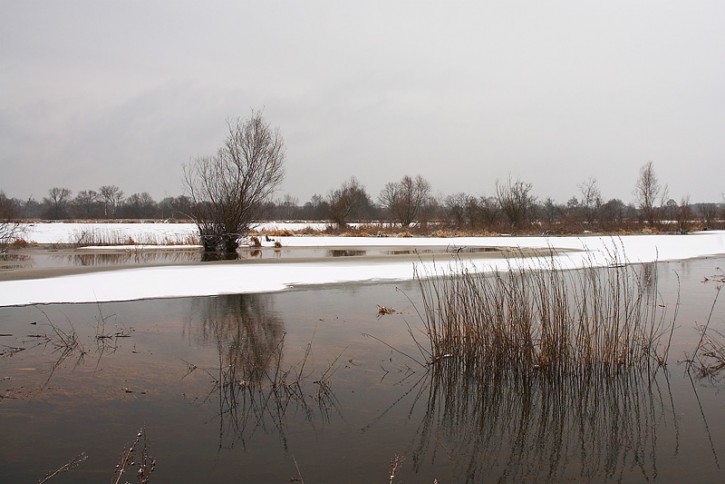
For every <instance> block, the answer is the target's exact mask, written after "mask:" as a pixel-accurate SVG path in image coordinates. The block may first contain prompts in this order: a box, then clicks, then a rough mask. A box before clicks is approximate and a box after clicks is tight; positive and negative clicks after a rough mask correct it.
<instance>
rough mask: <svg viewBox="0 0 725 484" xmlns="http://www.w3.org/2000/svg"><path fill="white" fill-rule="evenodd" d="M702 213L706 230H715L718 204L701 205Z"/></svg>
mask: <svg viewBox="0 0 725 484" xmlns="http://www.w3.org/2000/svg"><path fill="white" fill-rule="evenodd" d="M699 209H700V213H701V214H702V221H703V223H704V225H705V228H706V229H713V228H715V222H716V221H717V216H718V212H719V210H718V205H717V203H701V204H700V206H699Z"/></svg>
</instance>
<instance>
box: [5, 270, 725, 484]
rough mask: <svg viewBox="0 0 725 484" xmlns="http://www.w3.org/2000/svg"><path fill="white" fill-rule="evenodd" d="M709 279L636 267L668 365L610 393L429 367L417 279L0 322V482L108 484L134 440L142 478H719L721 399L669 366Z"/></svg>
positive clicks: (719, 319) (707, 381) (683, 347)
mask: <svg viewBox="0 0 725 484" xmlns="http://www.w3.org/2000/svg"><path fill="white" fill-rule="evenodd" d="M723 264H725V259H697V260H692V261H684V262H676V263H659V264H657V265H656V267H655V266H653V265H650V266H646V267H642V270H647V271H653V270H656V271H657V274H658V277H659V282H658V287H657V289H658V291H659V292H660V294H661V301H662V304H663V306H665V307H664V308H663V310H664V311H666V317H667V318H670V317H672V316H674V303H675V301H676V300H677V295H678V292H679V294H680V299H681V303H680V307H679V314H678V317H677V323H676V328H675V333H674V339H673V346H672V349H671V352H670V360H669V365H668V368H667V370H666V371H665V370H662V369H660V370H658V371H656V372H649V373H647V372H644V373H637V374H631V375H625V376H623V377H622V378H620V379H617V380H616V381H613V382H610V383H609V384H607V385H602V384H601V383H597V382H590V383H582V382H581V381H577V382H572V384H571V385H564V386H562V385H551V384H547V383H546V382H545V381H540V382H537V384H536V385H532V386H531V387H530V388H520V387H516V386H512V385H510V384H507V383H506V382H505V381H503V382H498V384H496V385H490V384H486V385H483V384H480V383H476V382H471V381H466V380H465V379H463V378H460V375H455V374H447V373H446V371H445V368H443V370H442V371H438V372H433V371H430V368H429V367H428V366H426V362H427V361H428V360H429V359H430V355H427V354H426V350H427V346H426V340H425V336H424V335H423V334H422V327H423V325H422V322H421V320H420V317H419V315H418V313H417V311H418V310H420V309H421V307H420V305H421V300H420V295H419V290H418V288H417V285H416V284H415V283H413V282H411V283H403V284H365V285H345V286H328V287H323V288H315V289H305V290H295V291H290V292H284V293H276V294H261V295H229V296H219V297H209V298H187V299H165V300H153V301H134V302H125V303H109V304H99V305H96V304H73V305H58V304H56V305H44V306H33V307H15V308H0V334H1V335H2V336H0V353H1V354H2V356H0V428H2V429H3V438H2V439H0V481H1V482H36V481H38V480H39V479H42V478H43V476H45V475H46V473H47V472H48V471H52V470H55V469H58V468H59V467H61V466H62V465H63V464H65V463H67V462H69V461H71V460H72V459H73V458H74V457H75V456H77V455H79V454H81V453H83V452H85V455H86V456H87V458H85V459H84V460H83V461H82V462H80V463H79V464H78V465H77V467H75V468H74V469H72V470H70V471H68V472H64V473H61V474H59V475H57V476H56V477H54V478H53V479H52V480H50V481H49V482H58V483H60V482H99V481H112V480H113V476H114V470H115V468H116V465H117V464H118V463H119V456H120V454H121V452H122V451H123V450H124V449H125V448H126V447H127V446H129V445H130V443H131V442H132V441H133V440H134V439H135V438H136V435H137V433H138V431H139V429H141V428H143V429H144V431H145V438H146V440H145V442H146V446H147V454H148V455H149V456H151V457H153V458H154V459H155V461H156V468H155V470H154V472H153V473H152V474H151V481H152V482H200V481H206V482H240V481H242V482H301V481H302V480H304V481H305V482H308V483H309V482H389V480H390V473H391V462H393V461H396V459H397V467H396V468H395V478H394V481H395V482H430V483H432V482H434V480H435V479H437V480H438V482H466V481H470V482H494V481H507V482H546V481H550V482H561V481H566V480H569V481H577V482H579V481H592V482H602V481H624V482H639V481H642V480H654V481H659V482H682V481H684V480H687V481H699V482H714V481H721V480H722V478H723V476H724V475H725V474H724V473H723V471H722V469H721V468H722V466H723V465H725V419H724V418H723V410H724V409H725V400H723V393H722V388H723V387H722V385H721V383H720V381H719V380H718V378H717V376H716V377H715V378H704V379H703V378H700V377H698V376H697V375H694V373H693V376H690V374H688V372H687V371H686V365H685V364H684V363H683V362H682V361H683V360H685V358H686V355H691V354H692V350H693V349H694V347H695V346H696V345H697V343H698V341H699V333H698V332H697V330H696V324H704V323H705V322H706V321H707V318H708V314H709V313H710V309H711V307H712V305H713V301H715V298H716V296H717V294H718V284H717V282H716V281H709V282H703V281H704V279H705V277H709V276H711V275H713V274H718V270H719V269H718V267H725V265H723ZM678 281H679V282H678ZM722 304H723V302H722V301H720V302H718V303H717V304H716V306H715V309H714V311H713V316H712V318H711V321H710V327H711V328H713V329H715V330H718V331H723V332H725V318H724V317H723V314H724V313H725V312H724V311H723V310H722ZM378 306H385V307H390V308H393V309H394V310H395V312H394V313H393V314H385V315H382V316H381V315H380V314H379V311H378V309H379V308H378ZM416 341H417V342H418V343H420V347H419V346H418V344H417V343H416ZM141 442H142V441H141ZM136 449H137V450H136V452H137V455H136V460H139V459H140V453H141V444H139V445H138V446H136ZM128 467H129V470H128V472H129V474H128V475H126V476H124V479H123V480H122V482H124V481H125V480H128V481H130V482H135V477H134V474H135V472H136V469H137V467H138V465H136V466H128Z"/></svg>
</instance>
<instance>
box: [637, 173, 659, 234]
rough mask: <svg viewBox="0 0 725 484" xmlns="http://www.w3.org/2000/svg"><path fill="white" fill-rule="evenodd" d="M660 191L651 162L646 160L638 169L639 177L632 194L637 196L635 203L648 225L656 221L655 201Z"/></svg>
mask: <svg viewBox="0 0 725 484" xmlns="http://www.w3.org/2000/svg"><path fill="white" fill-rule="evenodd" d="M661 191H662V187H661V186H660V182H659V180H658V179H657V175H656V174H655V170H654V167H653V166H652V162H651V161H648V162H647V163H645V164H644V165H643V166H642V168H640V170H639V178H638V179H637V183H636V184H635V186H634V195H635V197H636V198H637V203H638V204H639V208H640V210H642V212H643V214H644V218H645V220H647V223H649V224H650V225H654V224H656V223H657V207H656V205H655V203H656V201H657V198H658V197H659V195H660V192H661Z"/></svg>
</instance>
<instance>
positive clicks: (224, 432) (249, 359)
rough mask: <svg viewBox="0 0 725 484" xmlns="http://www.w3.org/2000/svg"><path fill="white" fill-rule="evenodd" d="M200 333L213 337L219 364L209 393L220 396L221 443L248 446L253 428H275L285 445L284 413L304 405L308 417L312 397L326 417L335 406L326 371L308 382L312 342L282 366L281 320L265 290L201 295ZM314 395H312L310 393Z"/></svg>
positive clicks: (311, 412)
mask: <svg viewBox="0 0 725 484" xmlns="http://www.w3.org/2000/svg"><path fill="white" fill-rule="evenodd" d="M203 301H204V302H205V306H204V307H203V309H202V313H203V316H202V320H201V327H200V329H201V334H200V336H201V339H202V340H203V341H204V342H207V343H209V342H212V343H215V344H216V346H217V349H218V352H219V366H218V368H216V369H215V371H214V372H213V373H212V372H210V373H209V374H210V376H212V378H213V379H214V387H213V389H212V390H211V392H210V393H209V395H208V396H207V401H210V400H211V398H212V396H213V395H216V398H218V405H219V408H218V411H219V446H220V447H225V446H229V447H233V446H234V445H235V443H237V442H239V443H241V444H242V446H243V447H246V445H247V443H248V440H249V439H251V438H252V437H253V435H254V434H255V432H256V431H258V430H261V431H262V432H265V433H267V432H272V431H276V432H278V434H279V438H280V441H281V442H282V444H283V446H284V447H285V449H286V436H285V429H286V427H287V418H286V414H287V412H288V411H289V410H293V413H294V411H300V410H301V411H302V412H303V414H304V415H305V417H306V420H307V421H309V422H312V419H313V416H314V412H313V410H312V407H311V406H310V402H309V401H308V400H309V399H310V398H312V399H314V400H315V401H316V403H317V406H318V408H319V411H320V414H321V415H322V417H323V419H324V420H325V421H327V420H329V411H330V410H331V409H333V408H336V400H335V397H334V395H333V394H332V392H331V389H330V385H329V380H328V379H327V378H326V375H325V374H323V376H322V377H321V378H319V379H317V380H316V381H315V382H313V385H315V388H316V390H314V391H312V390H310V388H308V387H309V386H310V385H309V384H308V382H307V381H304V370H305V363H306V361H307V357H308V356H309V354H310V350H311V344H310V345H308V347H307V352H306V354H305V357H304V359H303V361H302V362H301V363H300V364H299V367H294V366H293V367H289V368H288V369H286V370H284V369H283V368H282V363H283V356H284V337H285V331H284V323H283V322H282V320H280V319H279V318H278V317H277V316H276V315H275V313H274V312H273V311H272V310H271V309H270V308H269V305H270V301H272V299H271V297H270V296H269V295H260V294H240V295H229V296H221V297H215V298H207V299H205V300H203ZM311 395H312V397H310V396H311Z"/></svg>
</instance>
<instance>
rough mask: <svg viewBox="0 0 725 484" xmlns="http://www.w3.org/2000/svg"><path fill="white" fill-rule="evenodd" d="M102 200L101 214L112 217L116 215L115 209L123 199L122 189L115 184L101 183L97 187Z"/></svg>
mask: <svg viewBox="0 0 725 484" xmlns="http://www.w3.org/2000/svg"><path fill="white" fill-rule="evenodd" d="M98 191H99V193H100V195H101V201H103V216H104V217H105V218H112V217H115V216H116V209H118V206H119V205H120V204H121V200H123V191H122V190H121V189H120V188H118V187H117V186H116V185H103V186H102V187H101V188H99V189H98Z"/></svg>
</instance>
